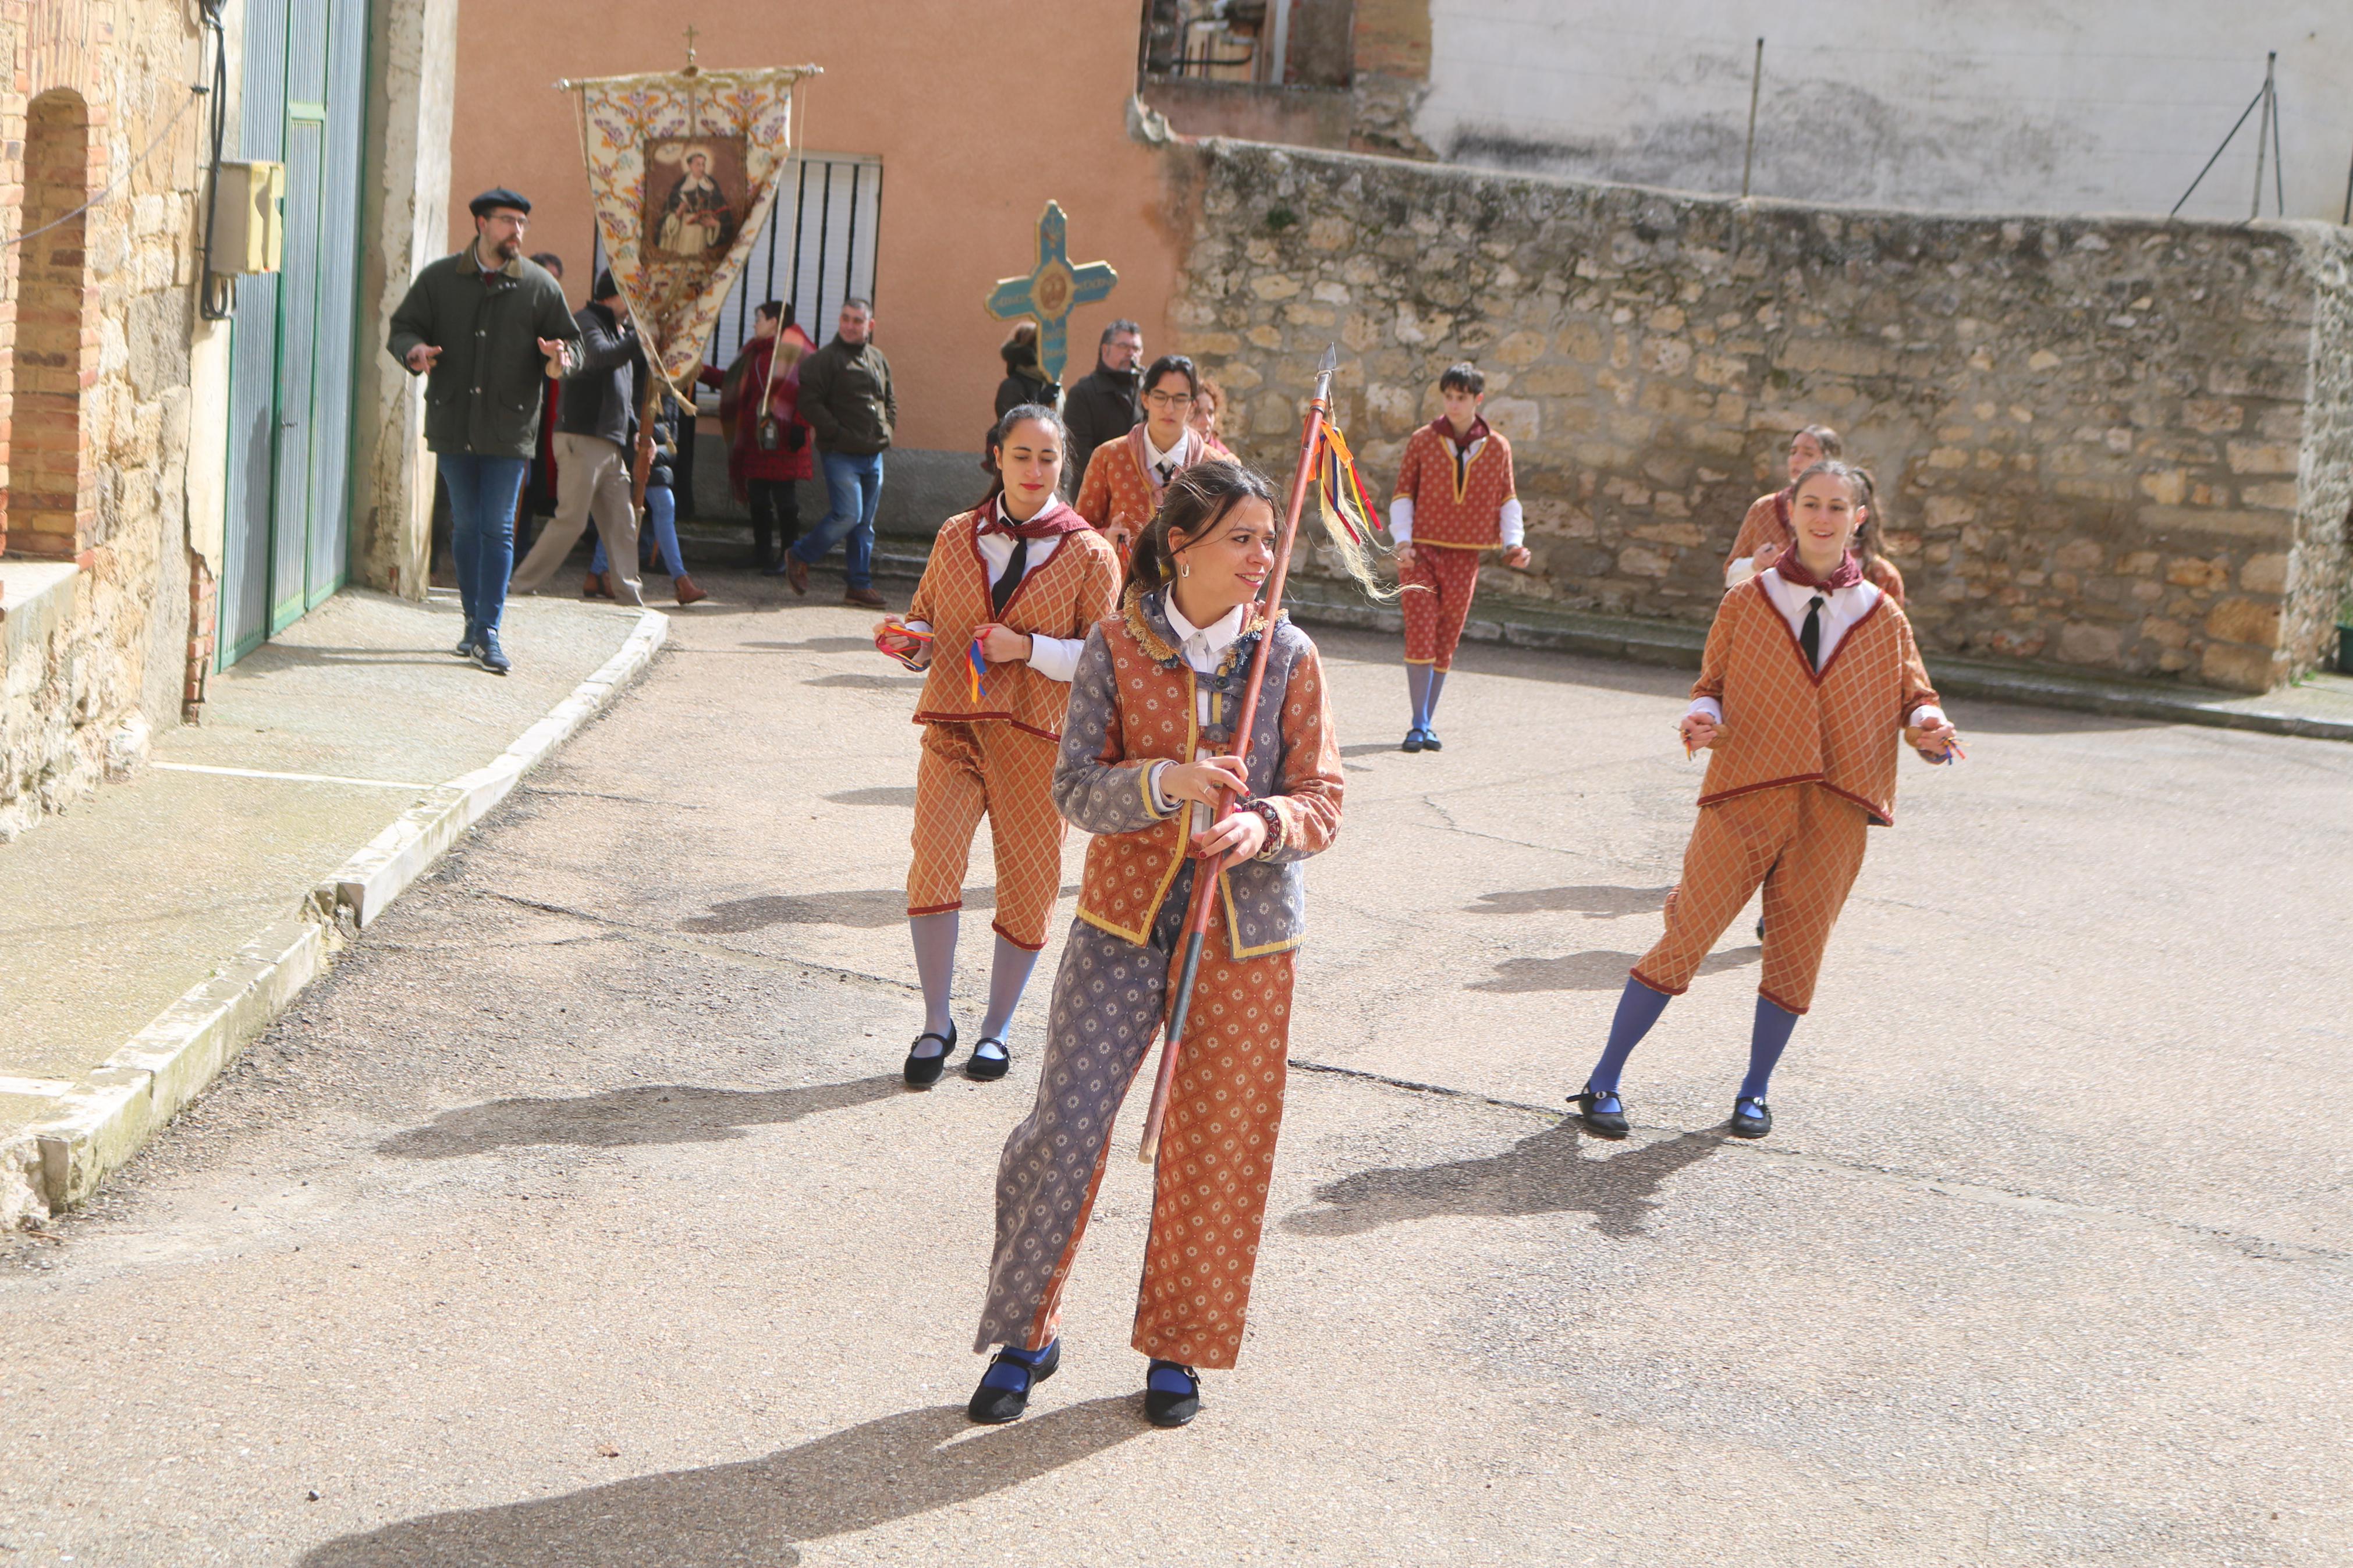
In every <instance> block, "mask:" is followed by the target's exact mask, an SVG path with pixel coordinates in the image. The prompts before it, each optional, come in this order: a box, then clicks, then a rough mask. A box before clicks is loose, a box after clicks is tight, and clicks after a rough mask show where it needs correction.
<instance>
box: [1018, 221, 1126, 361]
mask: <svg viewBox="0 0 2353 1568" xmlns="http://www.w3.org/2000/svg"><path fill="white" fill-rule="evenodd" d="M1118 282H1119V274H1118V273H1116V272H1114V271H1113V270H1112V267H1111V263H1109V262H1108V261H1090V262H1088V263H1087V264H1086V265H1084V266H1083V267H1073V266H1071V249H1070V219H1069V218H1067V217H1065V216H1063V214H1062V204H1061V203H1060V202H1048V203H1047V204H1046V210H1045V211H1044V212H1042V213H1040V214H1039V215H1038V265H1037V267H1036V268H1035V269H1033V270H1032V271H1031V272H1030V273H1029V276H1028V277H1026V278H1002V279H998V280H997V287H996V288H994V289H990V290H989V291H988V313H989V314H990V315H992V316H995V317H996V318H997V320H998V321H1012V320H1014V319H1015V318H1017V317H1020V316H1035V317H1036V318H1037V319H1038V363H1039V365H1041V366H1042V367H1044V369H1045V372H1046V374H1047V375H1048V376H1049V377H1050V378H1051V379H1053V380H1054V381H1057V382H1059V381H1060V380H1061V379H1062V367H1063V366H1064V365H1065V364H1066V363H1068V362H1069V360H1070V352H1071V342H1070V335H1069V329H1070V321H1071V310H1072V309H1073V308H1074V307H1076V306H1080V305H1092V304H1093V303H1094V302H1095V301H1096V300H1100V299H1102V298H1103V296H1104V295H1106V294H1109V293H1110V292H1111V291H1112V289H1113V286H1114V285H1116V284H1117V283H1118Z"/></svg>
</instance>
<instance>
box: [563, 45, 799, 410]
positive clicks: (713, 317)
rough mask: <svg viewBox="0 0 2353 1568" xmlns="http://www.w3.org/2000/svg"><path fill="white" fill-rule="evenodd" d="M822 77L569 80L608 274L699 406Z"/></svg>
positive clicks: (666, 372) (713, 73)
mask: <svg viewBox="0 0 2353 1568" xmlns="http://www.w3.org/2000/svg"><path fill="white" fill-rule="evenodd" d="M818 69H819V68H818V67H816V66H777V67H772V68H766V69H762V70H740V71H738V70H704V69H702V68H700V67H698V66H696V65H695V64H694V63H693V61H692V59H691V58H689V60H688V63H687V64H686V66H685V67H684V68H681V69H680V70H675V71H660V72H649V73H647V74H645V75H640V76H614V77H598V78H595V79H590V80H586V81H562V82H558V83H556V86H557V88H558V89H561V90H564V91H568V92H571V93H574V94H575V95H576V97H577V100H578V103H579V111H580V146H581V152H582V154H583V156H584V157H585V158H586V162H587V165H588V194H589V199H590V201H591V202H592V204H593V205H594V206H595V208H596V232H597V235H598V237H600V238H601V239H602V240H603V241H604V245H605V258H606V265H607V266H608V267H610V268H612V270H613V280H614V281H615V282H616V283H617V284H618V285H619V286H620V289H621V296H622V298H623V299H624V300H626V301H628V307H629V312H630V314H631V315H632V316H634V317H635V318H636V320H637V323H638V337H639V338H640V339H641V340H642V341H643V342H644V343H645V346H646V357H647V359H648V360H649V361H650V362H651V363H653V364H654V365H655V367H656V368H657V369H658V370H659V372H660V374H661V377H662V379H663V380H664V381H665V382H667V383H668V384H669V385H670V391H671V392H672V393H673V394H674V395H677V396H678V398H679V400H680V401H681V402H683V403H686V404H689V405H691V404H692V403H693V401H694V398H693V380H694V373H695V370H696V368H697V367H698V366H699V365H700V364H701V363H702V352H703V349H704V348H705V346H706V345H708V344H709V342H711V333H712V329H713V328H715V327H716V326H717V325H718V323H719V310H720V307H721V306H722V305H723V304H725V303H726V300H727V294H728V290H729V289H733V287H734V286H735V279H736V277H737V276H738V275H739V274H740V273H741V272H742V271H743V270H744V258H745V257H747V256H748V255H750V254H751V250H752V245H753V242H754V240H755V239H756V238H757V237H759V234H760V231H761V229H762V228H763V227H764V226H765V225H766V224H767V221H768V208H769V206H770V205H772V204H773V203H774V202H775V201H776V185H777V181H778V177H779V176H780V175H781V174H783V173H784V169H785V163H786V159H787V158H788V157H790V156H791V153H792V125H793V84H794V83H795V82H797V81H798V80H800V79H802V78H803V77H806V76H815V75H817V74H818Z"/></svg>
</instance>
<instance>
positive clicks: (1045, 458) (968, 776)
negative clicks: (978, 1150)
mask: <svg viewBox="0 0 2353 1568" xmlns="http://www.w3.org/2000/svg"><path fill="white" fill-rule="evenodd" d="M1069 439H1070V433H1069V431H1067V430H1066V429H1065V428H1064V427H1063V426H1062V416H1060V415H1059V414H1057V413H1055V412H1054V411H1053V410H1052V409H1050V408H1044V407H1040V406H1039V405H1035V404H1025V405H1020V406H1018V407H1016V408H1013V409H1011V410H1009V411H1008V412H1007V414H1006V416H1005V417H1004V418H1002V419H1000V420H998V421H997V427H996V428H995V429H994V430H992V431H990V432H989V438H988V454H989V458H990V464H991V468H992V470H993V471H994V473H995V475H996V479H995V482H994V483H993V485H992V486H991V488H990V489H989V493H988V496H987V499H986V500H983V501H982V502H981V504H980V505H978V506H976V507H975V508H974V509H973V510H970V511H965V512H958V513H957V514H956V515H955V516H954V517H952V518H950V519H948V520H947V521H945V522H944V523H942V524H941V525H940V531H939V535H938V537H937V538H936V539H935V540H934V542H933V544H932V557H931V561H930V563H928V564H926V565H925V566H924V568H923V581H922V582H921V583H920V584H917V585H916V588H915V596H914V599H913V603H912V604H911V605H909V606H908V610H907V618H906V619H905V620H904V621H898V620H892V619H887V618H886V619H884V620H882V621H880V622H878V623H876V625H875V627H874V645H875V647H879V648H881V650H882V651H883V652H884V653H887V654H889V655H890V656H891V657H892V658H896V659H898V660H899V661H900V662H901V663H902V664H904V665H906V666H907V667H908V668H912V669H922V670H924V671H926V672H927V673H926V674H925V677H924V680H923V694H922V696H921V697H920V698H918V699H917V700H916V703H915V722H916V723H918V724H920V725H922V726H923V761H922V763H921V765H920V766H919V767H918V769H917V771H916V773H915V832H914V859H913V864H912V865H910V866H909V868H908V870H907V921H908V926H909V929H910V931H911V933H912V935H913V941H914V945H915V973H916V976H917V977H918V979H920V980H921V982H922V984H923V1033H921V1034H919V1035H917V1036H916V1037H915V1043H914V1046H913V1048H912V1049H911V1050H910V1051H909V1052H908V1053H907V1060H906V1064H905V1067H904V1069H903V1070H904V1073H905V1076H906V1079H907V1082H908V1083H909V1084H910V1085H911V1086H913V1087H916V1088H923V1087H925V1086H927V1085H930V1084H934V1083H936V1082H938V1081H939V1078H940V1074H941V1073H942V1072H943V1071H944V1069H945V1068H946V1064H947V1059H948V1058H949V1057H950V1056H951V1055H952V1054H954V1052H955V1048H956V1042H957V1039H958V1035H957V1032H956V1026H955V1019H954V1018H953V1017H952V1016H950V1008H949V994H950V991H951V989H952V987H953V984H954V982H955V949H956V935H957V927H958V925H959V923H960V916H961V913H962V910H963V909H964V878H965V867H966V865H967V864H968V862H969V861H970V859H971V857H972V837H973V834H974V833H975V832H976V830H977V829H978V828H979V826H980V819H981V816H982V815H983V814H984V813H986V814H987V817H988V828H989V837H990V840H991V841H992V843H993V844H994V845H995V847H996V851H997V918H996V920H995V921H991V922H990V924H991V929H993V930H994V931H996V933H997V952H996V956H995V959H994V961H993V963H991V966H990V969H989V982H988V1008H987V1012H986V1013H984V1014H983V1015H982V1016H981V1021H980V1039H979V1041H978V1043H977V1044H976V1045H975V1046H974V1047H973V1054H972V1056H971V1057H970V1058H967V1059H966V1061H965V1075H966V1076H967V1077H970V1078H975V1079H981V1080H983V1081H988V1080H992V1079H1000V1078H1003V1077H1004V1076H1005V1074H1006V1070H1007V1068H1008V1066H1009V1065H1010V1062H1011V1058H1010V1054H1009V1053H1008V1050H1007V1049H1006V1044H1005V1036H1006V1030H1007V1029H1008V1026H1010V1025H1011V1023H1012V1021H1013V1010H1014V1008H1015V1007H1016V1006H1017V1005H1019V1003H1020V1001H1021V991H1022V987H1023V986H1025V985H1026V984H1029V971H1030V969H1031V968H1032V967H1033V966H1034V965H1035V964H1036V963H1037V962H1038V952H1039V949H1040V948H1042V947H1044V946H1045V945H1046V922H1047V921H1048V920H1049V919H1050V918H1051V916H1052V914H1053V912H1054V900H1055V899H1056V898H1058V897H1059V896H1060V893H1061V887H1062V836H1063V826H1062V819H1061V818H1060V816H1057V815H1056V814H1055V811H1054V801H1053V797H1052V794H1051V785H1052V782H1053V775H1054V759H1055V748H1056V745H1057V743H1058V742H1059V741H1060V738H1061V733H1062V710H1063V708H1064V706H1065V705H1066V704H1067V702H1068V701H1069V698H1070V689H1071V688H1070V681H1071V675H1072V674H1073V673H1074V672H1075V671H1076V669H1077V668H1078V664H1079V654H1080V651H1081V648H1082V639H1083V638H1084V637H1086V635H1087V629H1088V628H1089V627H1090V626H1093V625H1094V624H1095V623H1096V622H1097V621H1100V620H1102V619H1103V617H1104V616H1108V615H1110V614H1111V613H1112V611H1113V609H1114V608H1116V607H1117V605H1118V602H1119V563H1118V562H1117V561H1116V560H1115V559H1114V558H1113V555H1112V552H1111V546H1109V545H1108V544H1105V543H1104V542H1103V540H1102V538H1101V537H1100V536H1099V535H1097V534H1096V532H1095V531H1094V530H1092V529H1091V528H1089V527H1088V526H1087V524H1086V520H1085V519H1084V518H1082V517H1081V516H1079V514H1078V513H1077V512H1075V511H1073V510H1071V508H1070V507H1069V506H1067V505H1066V504H1064V502H1063V500H1062V499H1061V485H1062V454H1063V452H1064V450H1065V449H1066V447H1067V443H1068V441H1069Z"/></svg>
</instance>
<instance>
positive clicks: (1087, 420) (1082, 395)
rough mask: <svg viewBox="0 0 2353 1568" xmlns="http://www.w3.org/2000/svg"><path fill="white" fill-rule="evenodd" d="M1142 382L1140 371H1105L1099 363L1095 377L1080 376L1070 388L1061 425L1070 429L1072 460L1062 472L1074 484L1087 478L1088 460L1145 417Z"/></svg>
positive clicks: (1063, 409)
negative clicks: (1103, 446) (1138, 397)
mask: <svg viewBox="0 0 2353 1568" xmlns="http://www.w3.org/2000/svg"><path fill="white" fill-rule="evenodd" d="M1143 381H1144V373H1143V372H1142V371H1140V370H1128V371H1113V370H1105V369H1104V368H1103V365H1102V364H1101V363H1097V364H1096V366H1095V368H1094V373H1093V374H1091V375H1082V376H1081V377H1080V378H1079V379H1078V381H1077V382H1075V383H1074V384H1072V385H1071V390H1070V395H1069V396H1068V398H1067V399H1066V400H1065V401H1064V403H1063V405H1062V422H1063V423H1064V424H1066V425H1068V426H1070V427H1071V456H1070V461H1069V462H1068V463H1066V464H1065V465H1064V466H1063V468H1062V472H1063V473H1065V474H1067V475H1070V476H1071V484H1073V485H1075V484H1077V483H1078V482H1079V479H1081V478H1082V477H1084V476H1085V474H1086V471H1087V459H1088V458H1092V457H1093V456H1094V455H1095V448H1096V447H1100V446H1102V445H1103V443H1104V442H1106V441H1116V440H1118V439H1119V438H1120V437H1122V436H1124V435H1126V434H1127V433H1128V432H1129V431H1130V430H1133V429H1134V428H1135V422H1136V421H1137V420H1138V419H1140V418H1142V417H1143V416H1144V410H1143V406H1142V405H1140V404H1139V403H1137V401H1136V396H1137V394H1138V393H1140V392H1141V391H1142V389H1143Z"/></svg>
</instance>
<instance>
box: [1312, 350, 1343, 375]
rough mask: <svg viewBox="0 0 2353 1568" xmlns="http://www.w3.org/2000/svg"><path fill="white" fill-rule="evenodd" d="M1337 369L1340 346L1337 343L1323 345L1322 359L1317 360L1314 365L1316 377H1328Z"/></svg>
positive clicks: (1338, 366)
mask: <svg viewBox="0 0 2353 1568" xmlns="http://www.w3.org/2000/svg"><path fill="white" fill-rule="evenodd" d="M1339 368H1340V345H1339V344H1337V343H1325V344H1324V357H1323V358H1322V359H1320V360H1318V361H1317V362H1316V363H1315V374H1318V375H1330V374H1332V373H1333V372H1334V371H1335V370H1338V369H1339Z"/></svg>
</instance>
